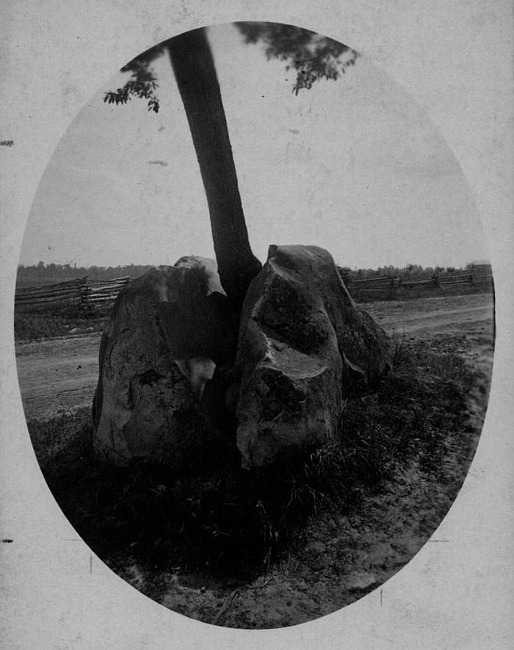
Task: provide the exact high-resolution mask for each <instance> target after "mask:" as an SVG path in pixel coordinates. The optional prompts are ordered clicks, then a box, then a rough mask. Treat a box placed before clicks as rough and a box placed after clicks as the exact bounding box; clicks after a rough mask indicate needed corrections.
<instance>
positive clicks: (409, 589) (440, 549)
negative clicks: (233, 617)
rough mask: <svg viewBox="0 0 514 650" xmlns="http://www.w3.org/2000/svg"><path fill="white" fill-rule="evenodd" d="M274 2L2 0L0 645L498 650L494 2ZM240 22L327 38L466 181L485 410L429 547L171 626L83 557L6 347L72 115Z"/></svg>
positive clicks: (503, 128)
mask: <svg viewBox="0 0 514 650" xmlns="http://www.w3.org/2000/svg"><path fill="white" fill-rule="evenodd" d="M276 4H277V3H276V2H271V1H270V0H265V1H264V2H261V3H259V6H258V8H257V6H252V4H251V3H248V2H245V1H243V0H239V1H232V0H226V1H222V2H216V3H215V4H214V3H208V2H203V1H199V0H197V1H192V0H189V1H188V2H185V1H183V0H182V1H179V2H173V3H171V2H162V1H155V2H140V1H138V2H129V3H120V2H117V1H114V0H109V1H107V2H104V3H102V4H101V5H90V4H88V3H84V2H78V0H70V1H69V2H67V3H66V4H64V5H63V4H62V3H59V2H57V0H48V2H46V3H45V4H44V5H42V4H41V3H39V2H35V1H33V0H28V2H26V3H23V4H20V3H16V2H15V0H10V1H8V2H6V3H4V5H3V8H2V14H3V16H2V20H1V21H0V24H2V30H3V34H2V36H3V39H2V42H3V48H4V51H3V56H2V66H1V70H0V73H1V75H2V82H1V83H0V93H1V102H2V122H1V133H0V140H1V141H2V142H12V146H7V145H4V146H2V147H1V148H0V155H1V158H0V192H1V194H0V219H1V232H2V241H1V244H0V246H1V249H0V252H1V264H2V279H3V283H2V292H1V301H2V303H1V312H0V313H1V324H0V331H1V334H0V345H1V348H0V363H1V366H0V381H1V399H2V402H1V413H0V431H1V440H0V445H1V446H0V459H1V474H0V495H1V497H0V498H1V503H0V517H1V519H0V521H1V527H2V530H1V538H2V545H1V548H2V574H3V575H2V588H1V589H2V592H1V601H2V605H1V607H2V631H1V633H0V634H1V635H2V636H1V638H0V641H1V643H2V645H5V647H9V648H22V649H25V648H26V649H27V650H28V649H29V648H33V647H39V648H71V647H73V648H81V647H84V648H91V647H102V648H124V649H125V648H160V647H163V648H170V647H180V648H193V647H194V648H204V647H205V648H217V647H219V648H239V647H243V646H244V647H248V648H262V647H273V648H277V649H278V648H289V647H295V648H312V647H318V648H332V647H345V646H346V647H351V648H357V649H360V648H363V649H364V648H380V649H382V648H384V649H386V648H395V649H397V648H412V647H416V648H427V649H428V648H433V647H438V648H459V647H462V648H484V647H487V648H508V647H511V644H512V642H513V640H514V630H513V628H512V623H510V618H511V616H510V614H511V612H512V605H513V600H514V599H513V595H514V594H513V590H514V580H513V575H514V574H513V567H512V557H513V556H514V553H513V551H514V515H513V511H514V508H513V505H514V504H513V496H514V495H513V489H514V483H513V479H512V474H513V473H512V469H513V459H514V437H513V436H512V422H513V415H514V414H513V400H512V395H514V390H513V388H514V386H513V383H514V382H513V377H512V369H513V368H514V356H513V349H512V339H511V333H510V332H511V331H512V323H513V314H514V298H513V297H514V291H513V286H512V284H513V277H512V269H511V259H512V253H513V250H512V249H513V241H514V238H513V235H514V223H513V216H512V205H513V186H512V172H513V168H512V150H513V148H512V141H513V137H512V136H513V134H512V116H513V101H512V97H513V92H512V90H513V88H512V86H513V82H512V11H513V10H512V7H511V3H510V2H508V1H507V0H502V1H500V2H496V3H494V5H493V4H488V3H484V2H481V1H479V0H455V2H453V3H448V4H445V3H443V2H440V1H439V0H437V1H436V0H429V1H425V0H424V1H423V2H422V1H414V2H412V1H411V2H407V1H403V0H402V1H401V2H396V3H387V5H386V4H384V3H380V2H376V1H374V2H371V1H363V0H361V1H359V2H358V1H357V0H345V1H344V2H343V1H342V0H333V1H332V0H322V1H318V2H317V3H312V2H309V1H306V0H298V1H295V2H293V1H285V2H282V3H280V7H277V6H276ZM392 5H393V6H392ZM240 20H266V21H271V22H283V23H290V24H294V25H297V26H300V27H305V28H308V29H311V30H313V31H315V32H318V33H320V34H323V35H326V36H330V37H332V38H334V39H336V40H338V41H340V42H344V43H346V44H348V45H350V46H351V47H353V48H355V49H357V50H358V51H359V52H361V53H362V54H364V55H366V56H367V57H368V58H369V59H370V60H371V61H372V63H374V64H375V65H376V66H377V67H378V68H379V69H381V70H383V71H384V72H385V73H387V74H389V75H390V77H391V78H392V79H393V80H394V81H395V82H396V83H398V84H399V85H400V86H402V87H403V88H404V89H405V90H406V91H407V92H409V93H410V94H411V95H412V96H413V97H414V98H415V99H416V101H417V102H418V103H419V104H420V105H421V106H422V108H424V109H425V110H426V111H427V113H428V114H429V116H430V118H431V119H432V122H433V124H434V126H435V128H436V129H437V130H438V131H439V133H440V134H441V135H442V136H443V137H444V138H445V140H446V142H447V143H448V145H449V146H450V147H451V149H452V151H453V153H454V154H455V156H456V158H457V160H458V161H459V163H460V164H461V166H462V169H463V172H464V174H465V176H466V178H467V180H468V182H469V184H470V187H471V189H472V192H473V195H474V198H475V201H476V204H477V208H478V212H479V214H480V215H481V218H482V221H483V225H484V230H485V233H486V240H487V244H488V247H489V250H490V253H491V261H492V267H493V273H494V278H495V299H496V332H497V338H496V351H495V365H494V370H493V384H492V390H491V395H490V401H489V408H488V412H487V417H486V423H485V426H484V430H483V434H482V438H481V441H480V443H479V446H478V450H477V453H476V456H475V458H474V460H473V463H472V466H471V469H470V472H469V474H468V477H467V478H466V481H465V483H464V486H463V488H462V490H461V493H460V495H459V496H458V498H457V500H456V502H455V503H454V505H453V506H452V508H451V510H450V513H449V514H448V515H447V517H446V518H445V519H444V520H443V522H442V523H441V525H440V526H439V528H438V529H437V530H436V531H435V533H434V535H433V536H432V538H431V540H430V542H429V543H427V544H426V545H425V546H424V547H423V549H422V550H421V551H420V552H419V553H418V554H417V555H416V556H415V557H414V558H413V559H412V560H411V561H410V562H409V564H408V565H407V566H406V567H405V568H404V569H402V570H401V571H400V572H399V573H397V574H396V575H395V576H394V577H393V578H392V579H391V580H389V581H388V582H387V583H385V584H384V585H382V587H381V588H380V589H378V590H375V591H374V592H372V593H370V594H369V595H368V596H366V597H364V598H362V599H361V600H359V601H358V602H356V603H354V604H352V605H350V606H348V607H346V608H344V609H342V610H340V611H338V612H335V613H334V614H331V615H329V616H326V617H323V618H321V619H317V620H316V621H312V622H309V623H305V624H302V625H298V626H293V627H291V628H284V629H281V630H256V631H253V630H252V631H250V630H234V629H228V628H221V627H216V626H210V625H207V624H204V623H199V622H196V621H192V620H190V619H187V618H185V617H183V616H181V615H179V614H176V613H175V612H172V611H169V610H166V609H165V608H164V607H162V606H160V605H157V604H156V603H154V602H153V601H151V600H150V599H148V598H146V597H145V596H143V595H142V594H140V593H139V592H137V591H136V590H135V589H133V588H132V587H131V586H130V585H128V584H127V583H126V582H125V581H124V580H122V579H121V578H119V577H118V576H116V575H115V574H114V573H113V572H112V571H110V570H109V569H108V568H107V567H106V566H105V565H104V564H103V562H102V561H101V560H100V559H99V558H98V557H96V556H95V555H94V554H93V553H92V552H91V550H90V549H89V548H88V547H87V546H86V545H85V544H84V542H83V541H82V540H81V539H80V538H78V536H77V533H76V532H75V531H74V530H73V528H72V527H71V525H70V524H69V522H68V521H67V519H66V518H65V517H64V515H63V513H62V512H61V510H60V508H59V506H58V505H57V503H56V502H55V500H54V499H53V497H52V495H51V493H50V491H49V489H48V487H47V485H46V483H45V480H44V478H43V476H42V474H41V471H40V469H39V466H38V464H37V460H36V457H35V455H34V451H33V448H32V445H31V443H30V439H29V436H28V432H27V426H26V422H25V418H24V414H23V408H22V402H21V396H20V391H19V387H18V382H17V374H16V362H15V353H14V345H13V340H14V337H13V297H14V287H15V281H16V267H17V264H18V259H19V253H20V249H21V244H22V239H23V232H24V227H25V224H26V221H27V218H28V214H29V212H30V208H31V205H32V202H33V199H34V195H35V192H36V190H37V187H38V184H39V182H40V180H41V176H42V174H43V172H44V170H45V167H46V165H47V163H48V161H49V160H50V158H51V156H52V154H53V152H54V150H55V147H56V146H57V144H58V143H59V141H60V139H61V138H62V136H63V134H64V133H65V131H66V129H67V128H68V126H69V125H70V123H71V121H72V120H73V119H74V117H75V116H76V114H77V112H78V111H79V110H80V109H81V108H82V107H83V106H84V104H85V103H86V102H87V101H88V100H89V99H90V97H91V96H92V95H93V94H94V93H95V92H96V91H97V90H98V88H99V87H100V86H101V85H102V84H103V83H104V82H105V81H106V80H107V79H109V78H110V77H111V76H112V74H113V73H114V72H115V71H116V70H117V69H119V68H120V67H121V66H122V65H123V64H124V63H126V61H128V60H130V59H131V58H133V57H134V56H135V55H137V54H139V53H140V52H142V51H144V50H146V49H147V48H148V47H150V46H152V45H154V44H155V43H157V42H160V41H162V40H164V39H165V38H169V37H170V36H173V35H176V34H179V33H182V32H184V31H187V30H189V29H192V28H195V27H200V26H203V25H211V24H222V23H227V22H234V21H240ZM478 45H480V47H478ZM443 541H444V543H436V542H443Z"/></svg>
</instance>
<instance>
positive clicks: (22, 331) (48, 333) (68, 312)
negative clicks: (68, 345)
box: [14, 306, 106, 341]
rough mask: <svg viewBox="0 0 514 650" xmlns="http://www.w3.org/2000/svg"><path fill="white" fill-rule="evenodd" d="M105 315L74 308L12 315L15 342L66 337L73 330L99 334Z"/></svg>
mask: <svg viewBox="0 0 514 650" xmlns="http://www.w3.org/2000/svg"><path fill="white" fill-rule="evenodd" d="M105 319H106V315H105V314H104V313H102V312H100V311H97V310H95V309H91V310H89V311H84V310H83V309H81V308H77V307H75V306H71V307H67V308H64V309H63V308H61V309H58V310H54V311H51V310H45V311H39V312H38V311H33V312H31V311H22V310H17V311H16V312H15V314H14V338H15V340H16V341H37V340H41V339H49V338H55V337H58V336H66V335H67V334H69V333H70V330H72V331H73V330H75V328H76V329H77V330H78V331H80V332H101V331H102V330H103V328H104V324H105Z"/></svg>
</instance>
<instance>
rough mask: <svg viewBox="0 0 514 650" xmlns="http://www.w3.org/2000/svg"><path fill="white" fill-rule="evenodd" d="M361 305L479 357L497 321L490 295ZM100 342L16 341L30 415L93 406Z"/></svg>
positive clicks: (397, 328) (395, 330)
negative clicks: (455, 339)
mask: <svg viewBox="0 0 514 650" xmlns="http://www.w3.org/2000/svg"><path fill="white" fill-rule="evenodd" d="M363 307H364V308H365V309H366V310H367V311H368V312H369V313H370V314H372V316H373V317H374V318H375V319H376V320H377V322H378V323H379V324H380V325H382V327H383V328H384V329H385V330H386V331H387V332H389V333H391V334H395V335H398V336H402V335H403V334H405V336H406V337H412V338H421V339H429V338H431V337H433V336H438V335H441V334H462V335H466V336H467V337H468V338H470V339H471V340H472V342H473V349H472V351H471V352H470V350H469V349H466V350H463V353H464V354H466V356H470V357H473V359H474V360H475V361H477V360H479V358H480V357H482V354H481V346H486V347H489V348H490V341H491V333H492V328H493V322H494V308H493V297H492V295H490V294H475V295H469V296H450V297H448V296H444V297H437V298H427V299H424V300H411V301H405V302H399V301H398V302H376V303H368V304H366V305H363ZM99 345H100V334H99V333H95V334H87V335H82V336H81V335H78V336H73V337H68V338H59V339H50V340H46V341H38V342H30V343H20V342H18V343H17V344H16V361H17V366H18V378H19V383H20V390H21V395H22V399H23V406H24V409H25V415H26V417H27V419H32V418H38V419H46V418H49V417H52V416H53V415H56V414H58V413H59V412H63V411H66V410H68V409H70V408H75V407H80V406H87V405H89V404H91V400H92V398H93V393H94V390H95V386H96V381H97V378H98V348H99ZM488 352H489V353H488V357H489V358H490V350H489V351H488Z"/></svg>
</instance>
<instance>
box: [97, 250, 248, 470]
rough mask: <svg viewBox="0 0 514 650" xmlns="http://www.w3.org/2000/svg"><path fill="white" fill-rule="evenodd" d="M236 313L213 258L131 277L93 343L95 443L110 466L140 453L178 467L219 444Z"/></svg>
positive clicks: (191, 259)
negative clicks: (224, 373)
mask: <svg viewBox="0 0 514 650" xmlns="http://www.w3.org/2000/svg"><path fill="white" fill-rule="evenodd" d="M238 320H239V318H238V315H234V314H233V313H232V310H231V307H230V303H229V301H228V300H227V298H226V296H225V294H224V291H223V289H222V287H221V284H220V281H219V277H218V273H217V269H216V264H215V262H213V261H212V260H206V259H204V258H198V257H186V258H181V259H180V260H179V261H178V262H177V263H176V265H175V266H173V267H159V268H156V269H153V270H152V271H150V272H149V273H146V274H145V275H143V276H142V277H140V278H138V279H137V280H135V281H134V282H132V283H130V285H128V286H127V287H126V288H125V289H124V290H123V291H122V292H121V293H120V295H119V296H118V298H117V300H116V303H115V305H114V308H113V312H112V315H111V319H110V322H109V323H108V325H107V327H106V329H105V331H104V333H103V336H102V341H101V345H100V359H99V361H100V372H99V379H98V386H97V389H96V393H95V397H94V401H93V419H94V447H95V450H96V452H97V453H98V454H99V455H101V456H103V457H105V458H107V459H108V460H110V461H111V462H113V463H115V464H117V465H126V464H128V463H130V462H131V461H133V460H136V459H140V458H144V459H146V460H156V461H159V462H165V463H167V464H168V465H170V466H171V467H175V468H177V469H178V468H180V467H183V466H184V465H186V464H188V463H190V462H194V461H195V459H197V458H201V457H202V455H203V456H205V455H206V454H207V455H208V453H209V451H210V450H211V449H212V448H213V447H215V446H216V445H217V444H218V440H219V436H220V435H222V434H221V433H220V429H222V428H223V424H220V423H221V421H222V420H223V414H224V409H223V399H224V392H225V386H224V384H223V381H222V380H220V379H219V369H220V368H223V367H224V366H225V365H226V364H228V365H229V366H231V365H232V364H233V360H234V357H235V350H236V344H237V325H238Z"/></svg>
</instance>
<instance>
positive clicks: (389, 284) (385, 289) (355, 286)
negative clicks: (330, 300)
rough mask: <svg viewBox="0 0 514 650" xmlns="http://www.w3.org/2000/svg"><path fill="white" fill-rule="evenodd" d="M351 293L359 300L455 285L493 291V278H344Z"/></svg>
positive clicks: (470, 273) (481, 275) (461, 273)
mask: <svg viewBox="0 0 514 650" xmlns="http://www.w3.org/2000/svg"><path fill="white" fill-rule="evenodd" d="M343 279H344V281H345V283H346V286H347V287H348V290H349V291H350V293H351V294H352V295H353V296H355V297H359V298H365V297H370V298H371V297H373V296H374V295H375V296H376V295H380V296H381V297H388V298H394V297H396V296H397V295H398V294H400V293H403V290H406V291H407V292H409V291H410V290H414V289H425V288H426V289H431V288H432V289H438V288H441V289H444V287H451V286H454V285H459V284H460V285H470V286H477V287H480V288H487V289H492V286H493V277H492V275H491V274H484V273H476V272H474V271H456V272H454V273H444V274H434V275H433V276H431V277H430V278H427V279H424V280H405V279H403V278H399V277H392V276H383V277H377V278H361V279H351V278H348V276H346V277H344V278H343Z"/></svg>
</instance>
